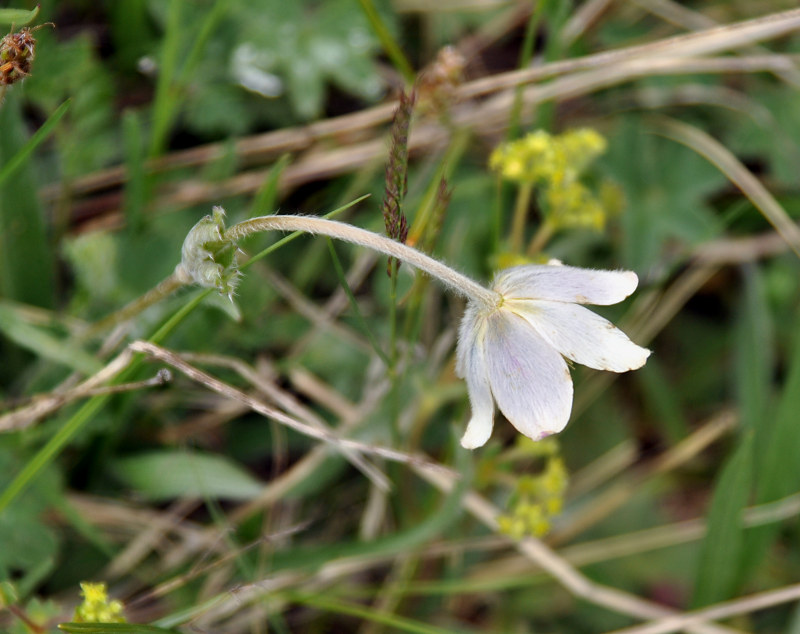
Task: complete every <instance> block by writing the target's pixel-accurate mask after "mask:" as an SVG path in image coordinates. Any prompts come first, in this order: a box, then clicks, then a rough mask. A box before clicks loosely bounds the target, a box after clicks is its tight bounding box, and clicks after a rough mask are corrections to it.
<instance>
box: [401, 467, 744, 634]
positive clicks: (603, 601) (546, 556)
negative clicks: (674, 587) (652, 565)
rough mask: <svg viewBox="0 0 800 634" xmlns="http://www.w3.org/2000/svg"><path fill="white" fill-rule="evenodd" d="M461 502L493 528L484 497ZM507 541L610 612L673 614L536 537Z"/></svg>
mask: <svg viewBox="0 0 800 634" xmlns="http://www.w3.org/2000/svg"><path fill="white" fill-rule="evenodd" d="M412 468H413V469H414V471H415V472H416V473H417V474H418V475H420V476H421V477H422V478H424V479H425V480H427V481H428V482H430V483H431V484H433V485H434V486H435V487H436V488H438V489H440V490H441V491H444V492H449V491H450V490H452V488H453V487H454V486H455V483H456V480H455V479H454V478H453V477H452V476H449V475H448V474H445V473H439V472H434V471H431V470H430V469H426V468H424V467H420V466H417V465H414V466H412ZM463 506H464V508H465V509H466V510H467V511H468V512H469V513H470V514H471V515H472V516H474V517H475V518H476V519H478V520H479V521H480V522H481V523H483V524H484V525H485V526H486V527H487V528H489V529H490V530H491V531H497V529H498V526H497V518H498V516H499V515H500V514H501V512H500V509H498V508H497V507H496V506H494V505H493V504H492V503H491V502H489V501H488V500H487V499H486V498H484V497H482V496H480V495H478V494H477V493H475V492H469V493H467V494H466V495H465V496H464V500H463ZM511 543H513V545H514V546H515V547H516V548H517V550H518V551H519V552H520V553H522V554H523V555H524V556H525V557H527V558H528V559H529V560H530V561H532V562H533V563H535V564H536V565H537V566H539V567H540V568H542V569H543V570H545V571H546V572H547V573H548V574H549V575H551V576H552V577H553V579H555V580H556V581H557V582H558V583H559V584H561V585H562V586H563V587H564V588H565V589H566V590H568V591H569V592H570V593H571V594H573V595H575V596H576V597H580V598H582V599H584V600H586V601H589V602H590V603H594V604H595V605H600V606H603V607H605V608H607V609H609V610H612V611H614V612H618V613H620V614H626V615H628V616H632V617H636V618H640V619H654V618H664V617H667V616H669V615H674V614H675V611H674V610H672V609H670V608H667V607H664V606H660V605H658V604H656V603H653V602H651V601H647V600H645V599H641V598H639V597H637V596H634V595H631V594H628V593H626V592H623V591H621V590H617V589H616V588H611V587H608V586H604V585H601V584H597V583H594V582H593V581H591V580H590V579H589V578H588V577H586V576H584V575H583V574H582V573H581V572H580V571H578V570H577V569H576V568H574V567H573V566H572V565H570V564H569V563H568V562H567V561H566V560H565V559H564V558H563V557H560V556H559V555H558V554H557V553H556V552H555V551H553V550H551V549H550V548H548V547H547V546H546V545H545V544H544V543H543V542H541V541H540V540H538V539H534V538H525V539H522V540H519V541H515V542H511ZM706 620H710V619H706ZM687 631H689V632H697V633H700V634H722V633H726V634H731V632H732V631H734V630H731V629H729V628H726V627H722V626H718V625H711V624H698V625H692V626H690V627H688V628H687Z"/></svg>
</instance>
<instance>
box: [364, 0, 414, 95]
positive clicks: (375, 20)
mask: <svg viewBox="0 0 800 634" xmlns="http://www.w3.org/2000/svg"><path fill="white" fill-rule="evenodd" d="M358 2H359V4H360V5H361V8H362V9H363V10H364V15H366V16H367V20H369V25H370V26H371V27H372V30H373V31H374V32H375V35H377V36H378V39H379V40H380V41H381V46H383V50H384V51H385V52H386V54H387V55H388V56H389V59H390V60H391V61H392V64H394V67H395V68H396V69H397V72H399V73H400V74H401V75H402V76H403V79H405V80H406V83H407V84H409V85H411V84H413V83H414V79H415V77H416V73H414V69H413V68H412V67H411V64H410V63H409V61H408V59H406V56H405V55H403V51H402V50H401V49H400V46H399V45H398V44H397V42H396V41H395V39H394V38H393V37H392V34H391V33H390V32H389V29H388V28H387V26H386V24H385V23H384V22H383V19H381V16H380V14H379V13H378V11H377V10H376V9H375V5H373V4H372V0H358Z"/></svg>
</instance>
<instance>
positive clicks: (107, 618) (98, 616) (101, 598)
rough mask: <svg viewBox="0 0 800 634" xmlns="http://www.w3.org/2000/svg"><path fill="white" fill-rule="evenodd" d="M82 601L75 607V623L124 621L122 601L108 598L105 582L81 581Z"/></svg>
mask: <svg viewBox="0 0 800 634" xmlns="http://www.w3.org/2000/svg"><path fill="white" fill-rule="evenodd" d="M81 594H82V595H83V603H81V604H80V605H79V606H78V607H77V608H75V616H74V621H75V622H76V623H125V617H124V616H122V607H123V606H122V601H118V600H116V599H113V600H109V598H108V591H107V590H106V584H104V583H88V582H85V581H84V582H81Z"/></svg>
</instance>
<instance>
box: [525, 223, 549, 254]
mask: <svg viewBox="0 0 800 634" xmlns="http://www.w3.org/2000/svg"><path fill="white" fill-rule="evenodd" d="M553 232H554V228H553V223H552V222H548V221H547V220H545V221H544V222H542V224H541V225H539V229H538V230H537V231H536V233H535V234H534V236H533V237H532V238H531V241H530V243H529V244H528V251H527V254H528V255H529V256H534V255H538V254H539V253H541V252H542V251H543V250H544V247H545V245H546V244H547V242H548V241H549V240H550V238H552V237H553Z"/></svg>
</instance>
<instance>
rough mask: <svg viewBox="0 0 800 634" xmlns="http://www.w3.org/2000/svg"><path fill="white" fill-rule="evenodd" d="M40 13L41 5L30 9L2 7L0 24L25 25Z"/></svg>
mask: <svg viewBox="0 0 800 634" xmlns="http://www.w3.org/2000/svg"><path fill="white" fill-rule="evenodd" d="M37 15H39V5H38V4H37V5H36V8H34V9H31V10H30V11H25V9H0V24H12V25H14V26H24V25H26V24H29V23H30V22H32V21H33V19H34V18H35V17H36V16H37Z"/></svg>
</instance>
